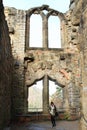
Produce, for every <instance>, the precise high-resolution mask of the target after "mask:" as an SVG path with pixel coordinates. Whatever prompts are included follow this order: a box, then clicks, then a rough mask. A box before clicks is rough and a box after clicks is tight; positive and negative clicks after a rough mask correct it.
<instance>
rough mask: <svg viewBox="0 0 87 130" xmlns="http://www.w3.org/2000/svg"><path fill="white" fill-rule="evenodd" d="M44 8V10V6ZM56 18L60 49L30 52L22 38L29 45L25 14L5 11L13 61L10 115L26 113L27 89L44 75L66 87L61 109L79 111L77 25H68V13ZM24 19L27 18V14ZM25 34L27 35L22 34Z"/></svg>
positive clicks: (69, 17)
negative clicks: (60, 32) (63, 104)
mask: <svg viewBox="0 0 87 130" xmlns="http://www.w3.org/2000/svg"><path fill="white" fill-rule="evenodd" d="M46 8H47V9H48V6H46ZM41 9H42V8H41ZM30 11H31V10H30ZM34 11H35V10H34ZM59 14H60V16H61V30H62V47H63V49H60V50H59V49H54V50H53V49H52V50H51V51H50V49H49V48H46V49H43V48H42V49H41V50H40V49H39V48H34V50H33V49H32V48H29V45H28V48H25V46H26V44H25V41H26V36H27V35H28V39H27V40H28V42H29V35H30V34H29V27H28V28H26V23H27V22H29V21H26V12H25V11H23V10H17V9H15V8H9V7H6V8H5V15H6V20H7V23H8V27H9V35H10V38H11V47H12V54H13V58H14V70H13V83H12V114H13V115H17V114H23V113H24V111H25V109H27V107H26V106H27V98H28V97H27V89H28V88H27V86H29V85H30V84H33V83H34V82H35V80H39V79H41V78H42V77H44V76H45V75H48V76H49V77H50V78H51V79H52V80H56V81H57V82H58V83H59V84H61V85H62V86H65V87H66V89H67V93H66V95H67V94H68V96H67V102H68V106H67V105H65V106H66V107H73V108H77V107H80V103H79V88H78V86H79V81H80V78H81V77H80V76H81V75H80V74H81V72H80V57H79V55H78V54H79V53H78V52H79V51H78V47H77V46H78V37H77V35H78V27H79V25H78V24H75V25H73V24H72V17H71V15H72V11H71V10H70V11H69V12H68V13H67V14H61V13H59ZM27 15H28V16H29V14H27ZM64 15H65V16H64ZM28 24H29V23H28ZM45 29H46V28H44V30H45ZM26 30H27V31H28V34H26V32H27V31H26ZM44 30H43V32H44ZM45 44H46V43H45ZM28 49H29V50H28ZM25 51H26V52H25ZM24 60H25V63H24ZM24 65H25V66H24ZM70 83H71V84H70ZM71 94H72V95H71ZM44 95H45V94H44ZM65 104H66V101H65Z"/></svg>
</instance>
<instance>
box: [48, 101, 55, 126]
mask: <svg viewBox="0 0 87 130" xmlns="http://www.w3.org/2000/svg"><path fill="white" fill-rule="evenodd" d="M49 109H50V116H51V123H52V127H54V126H56V121H55V113H56V106H55V104H54V103H53V102H51V103H50V108H49Z"/></svg>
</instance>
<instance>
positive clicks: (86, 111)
mask: <svg viewBox="0 0 87 130" xmlns="http://www.w3.org/2000/svg"><path fill="white" fill-rule="evenodd" d="M71 1H72V4H71V10H72V15H71V16H72V23H73V25H76V24H77V25H79V28H78V48H79V55H80V61H81V67H80V70H81V84H80V88H81V93H80V95H81V106H82V114H81V115H82V118H81V122H80V125H81V130H86V129H87V126H86V124H87V122H86V120H87V1H86V0H84V1H83V0H76V1H75V0H71Z"/></svg>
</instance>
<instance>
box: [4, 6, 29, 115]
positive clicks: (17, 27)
mask: <svg viewBox="0 0 87 130" xmlns="http://www.w3.org/2000/svg"><path fill="white" fill-rule="evenodd" d="M25 14H26V13H25V11H23V10H17V9H15V8H9V7H6V8H5V16H6V20H7V23H8V27H9V35H10V38H11V47H12V55H13V59H14V70H13V83H12V114H13V115H15V113H16V114H18V113H21V112H22V113H23V111H24V52H25V20H26V15H25Z"/></svg>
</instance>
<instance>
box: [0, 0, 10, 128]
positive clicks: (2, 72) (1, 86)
mask: <svg viewBox="0 0 87 130" xmlns="http://www.w3.org/2000/svg"><path fill="white" fill-rule="evenodd" d="M12 66H13V61H12V54H11V46H10V37H9V33H8V27H7V22H6V20H5V16H4V8H3V5H2V1H1V0H0V130H2V129H3V127H5V126H6V125H8V124H9V123H10V121H11V84H12Z"/></svg>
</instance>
